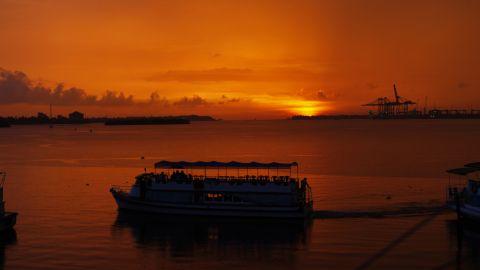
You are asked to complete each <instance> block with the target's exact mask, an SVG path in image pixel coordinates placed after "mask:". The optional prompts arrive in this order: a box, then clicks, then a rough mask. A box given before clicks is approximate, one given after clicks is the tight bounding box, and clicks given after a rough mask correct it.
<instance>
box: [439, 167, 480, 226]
mask: <svg viewBox="0 0 480 270" xmlns="http://www.w3.org/2000/svg"><path fill="white" fill-rule="evenodd" d="M447 173H449V174H450V177H449V183H448V186H447V189H446V194H445V196H446V201H447V206H448V207H449V208H450V209H452V210H454V211H456V212H457V214H458V218H459V219H461V218H466V219H469V220H471V221H475V222H480V162H475V163H469V164H466V165H465V166H464V167H461V168H455V169H450V170H447Z"/></svg>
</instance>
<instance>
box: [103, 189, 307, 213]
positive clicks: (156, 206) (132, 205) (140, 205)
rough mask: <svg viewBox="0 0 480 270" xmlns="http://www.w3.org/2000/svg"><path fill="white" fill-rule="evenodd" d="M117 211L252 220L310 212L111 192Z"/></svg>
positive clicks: (286, 208) (298, 209)
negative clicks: (142, 197)
mask: <svg viewBox="0 0 480 270" xmlns="http://www.w3.org/2000/svg"><path fill="white" fill-rule="evenodd" d="M111 192H112V195H113V197H114V199H115V201H116V203H117V205H118V208H119V209H125V210H131V211H138V212H149V213H155V214H163V215H187V216H217V217H252V218H306V217H309V216H310V214H311V211H310V210H308V209H301V208H300V207H272V206H269V207H256V206H238V205H237V206H233V205H212V204H173V203H160V202H154V201H142V200H139V199H137V198H133V197H129V196H128V195H125V194H124V193H118V192H116V191H111Z"/></svg>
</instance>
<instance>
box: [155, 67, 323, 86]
mask: <svg viewBox="0 0 480 270" xmlns="http://www.w3.org/2000/svg"><path fill="white" fill-rule="evenodd" d="M321 76H322V74H321V73H320V72H318V71H312V70H307V69H300V68H283V67H280V68H270V69H264V70H252V69H248V68H225V67H223V68H215V69H205V70H169V71H167V72H163V73H158V74H154V75H152V76H150V77H148V78H146V79H147V80H148V81H159V82H165V81H177V82H190V83H194V82H224V81H242V82H244V81H251V82H268V81H318V80H319V79H320V77H321Z"/></svg>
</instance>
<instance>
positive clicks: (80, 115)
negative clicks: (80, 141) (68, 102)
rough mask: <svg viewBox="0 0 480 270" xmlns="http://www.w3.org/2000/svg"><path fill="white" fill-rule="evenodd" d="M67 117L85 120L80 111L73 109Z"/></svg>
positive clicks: (71, 119)
mask: <svg viewBox="0 0 480 270" xmlns="http://www.w3.org/2000/svg"><path fill="white" fill-rule="evenodd" d="M68 119H69V120H70V121H83V120H85V116H84V114H83V113H81V112H77V111H74V112H72V113H70V114H69V115H68Z"/></svg>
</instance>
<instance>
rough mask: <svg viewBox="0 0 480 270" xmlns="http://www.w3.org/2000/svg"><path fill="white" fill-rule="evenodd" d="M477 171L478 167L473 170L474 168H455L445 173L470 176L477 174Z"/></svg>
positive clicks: (479, 169) (479, 168)
mask: <svg viewBox="0 0 480 270" xmlns="http://www.w3.org/2000/svg"><path fill="white" fill-rule="evenodd" d="M477 171H480V167H477V168H474V167H463V168H455V169H450V170H447V173H451V174H457V175H467V174H471V173H473V172H477Z"/></svg>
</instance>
